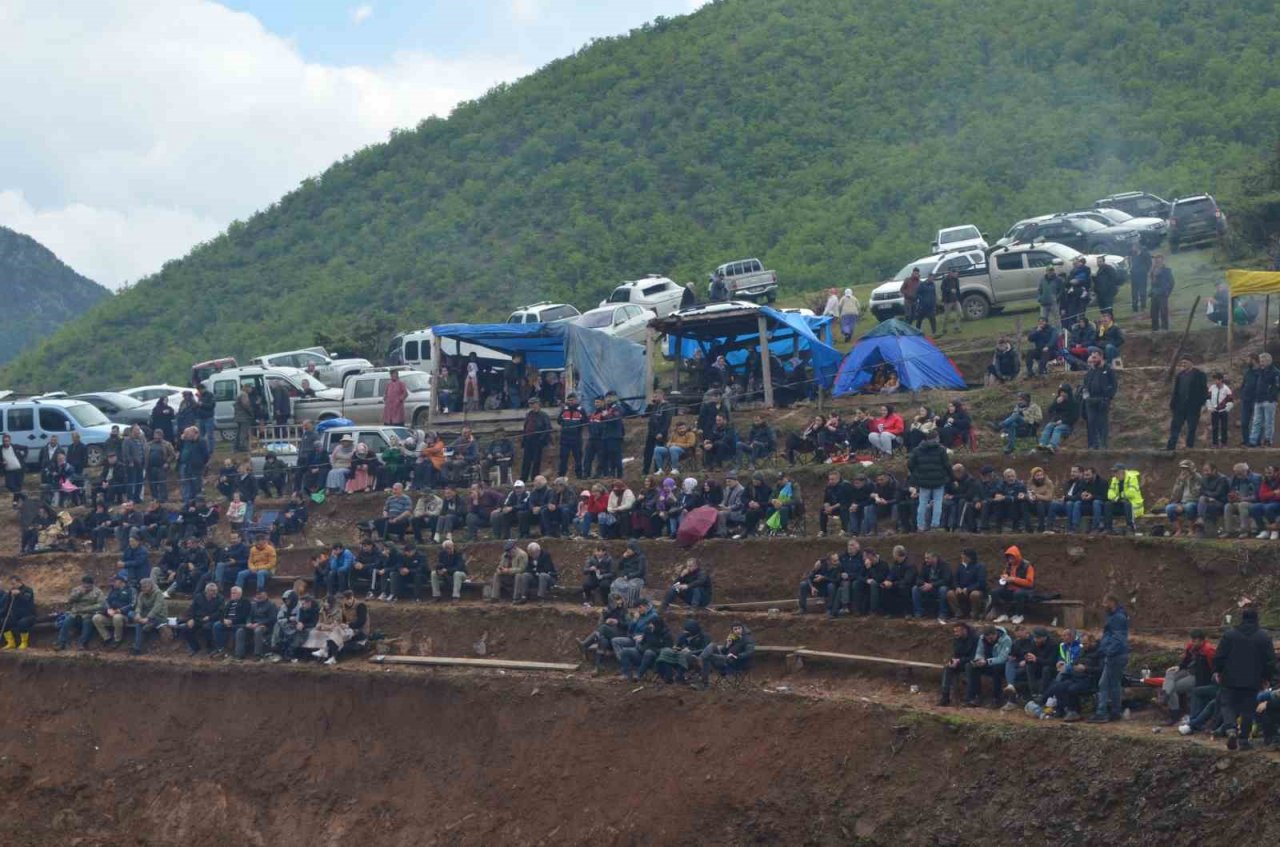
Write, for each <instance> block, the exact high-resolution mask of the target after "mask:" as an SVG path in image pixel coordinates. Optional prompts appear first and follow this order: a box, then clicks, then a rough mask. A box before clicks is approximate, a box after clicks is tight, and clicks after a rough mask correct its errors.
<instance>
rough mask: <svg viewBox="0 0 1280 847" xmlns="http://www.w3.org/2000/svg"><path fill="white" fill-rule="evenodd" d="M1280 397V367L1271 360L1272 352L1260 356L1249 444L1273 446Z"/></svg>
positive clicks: (1251, 445) (1253, 445)
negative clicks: (1277, 403)
mask: <svg viewBox="0 0 1280 847" xmlns="http://www.w3.org/2000/svg"><path fill="white" fill-rule="evenodd" d="M1278 397H1280V369H1278V368H1276V366H1275V365H1274V364H1272V362H1271V354H1270V353H1262V354H1259V356H1258V381H1257V383H1256V388H1255V394H1254V402H1253V416H1252V417H1253V420H1252V421H1251V422H1250V424H1249V446H1250V447H1262V446H1264V445H1265V446H1267V447H1270V446H1271V442H1272V440H1273V439H1274V438H1275V430H1276V400H1277V398H1278Z"/></svg>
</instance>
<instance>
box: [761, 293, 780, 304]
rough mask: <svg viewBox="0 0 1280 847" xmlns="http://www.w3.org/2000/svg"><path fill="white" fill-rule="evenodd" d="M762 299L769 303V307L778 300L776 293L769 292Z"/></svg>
mask: <svg viewBox="0 0 1280 847" xmlns="http://www.w3.org/2000/svg"><path fill="white" fill-rule="evenodd" d="M764 298H765V299H766V300H768V301H769V304H770V305H772V304H773V303H774V302H775V301H777V299H778V292H776V291H770V292H769V293H768V294H766V295H765V296H764Z"/></svg>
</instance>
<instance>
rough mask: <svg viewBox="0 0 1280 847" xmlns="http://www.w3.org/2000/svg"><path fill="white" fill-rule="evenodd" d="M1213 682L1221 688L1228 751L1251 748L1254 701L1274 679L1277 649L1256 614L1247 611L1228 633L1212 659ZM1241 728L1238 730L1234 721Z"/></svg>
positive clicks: (1249, 610) (1247, 609) (1251, 610)
mask: <svg viewBox="0 0 1280 847" xmlns="http://www.w3.org/2000/svg"><path fill="white" fill-rule="evenodd" d="M1213 669H1214V670H1215V671H1216V673H1215V674H1214V679H1215V680H1216V681H1217V682H1218V685H1219V686H1221V688H1220V693H1219V695H1218V705H1219V708H1220V709H1221V710H1222V726H1223V728H1224V729H1225V730H1226V733H1227V749H1228V750H1235V749H1237V748H1239V747H1242V748H1244V749H1245V750H1248V749H1249V748H1250V747H1251V746H1252V745H1251V744H1250V742H1249V735H1250V733H1251V732H1252V731H1253V719H1254V701H1255V699H1256V698H1257V696H1258V691H1259V690H1260V689H1262V688H1265V687H1266V686H1267V685H1268V684H1269V683H1270V682H1271V681H1272V680H1274V679H1275V678H1276V648H1275V644H1274V643H1273V642H1272V640H1271V636H1270V634H1268V633H1267V632H1265V631H1264V630H1262V629H1260V628H1259V627H1258V610H1257V609H1254V608H1253V607H1252V606H1250V607H1247V608H1246V609H1245V610H1244V612H1243V613H1242V614H1241V616H1240V625H1239V626H1237V627H1235V628H1233V629H1229V630H1227V631H1226V632H1225V633H1224V634H1223V636H1222V640H1221V641H1219V642H1218V649H1217V651H1216V653H1215V654H1214V657H1213ZM1237 719H1239V721H1240V727H1239V729H1238V730H1237V728H1236V720H1237Z"/></svg>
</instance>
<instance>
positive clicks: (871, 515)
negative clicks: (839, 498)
mask: <svg viewBox="0 0 1280 847" xmlns="http://www.w3.org/2000/svg"><path fill="white" fill-rule="evenodd" d="M875 531H876V507H875V504H874V503H868V504H867V505H865V506H859V507H858V510H857V511H856V512H855V511H853V510H852V509H850V510H849V532H850V534H852V535H872V534H874V533H875Z"/></svg>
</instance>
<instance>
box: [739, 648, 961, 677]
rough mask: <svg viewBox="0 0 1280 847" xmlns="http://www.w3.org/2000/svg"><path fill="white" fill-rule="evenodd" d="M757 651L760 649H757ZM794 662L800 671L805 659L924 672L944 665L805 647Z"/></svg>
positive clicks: (798, 652) (794, 656) (792, 655)
mask: <svg viewBox="0 0 1280 847" xmlns="http://www.w3.org/2000/svg"><path fill="white" fill-rule="evenodd" d="M756 649H757V650H759V649H760V648H759V647H757V648H756ZM788 659H790V660H793V664H794V666H795V668H796V669H797V670H798V669H800V668H802V667H804V660H805V659H814V660H816V661H826V662H839V663H841V664H859V663H862V662H869V663H871V664H877V665H891V666H894V667H899V668H921V669H923V670H931V671H940V670H942V665H940V664H937V663H936V662H917V661H914V660H912V659H891V658H888V657H887V656H864V655H861V654H858V653H831V652H828V651H826V650H808V649H805V648H803V647H801V648H800V649H798V650H796V651H795V652H793V653H792V654H791V656H789V657H788Z"/></svg>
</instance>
